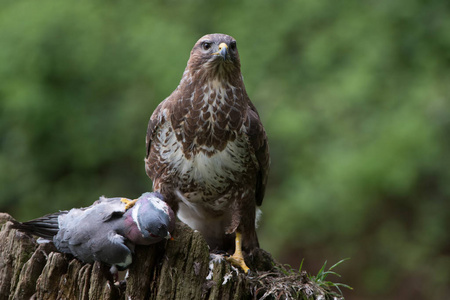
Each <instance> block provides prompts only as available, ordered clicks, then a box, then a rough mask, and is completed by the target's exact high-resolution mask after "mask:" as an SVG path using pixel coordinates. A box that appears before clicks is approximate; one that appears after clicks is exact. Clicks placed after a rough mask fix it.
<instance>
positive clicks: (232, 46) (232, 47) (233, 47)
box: [230, 41, 236, 51]
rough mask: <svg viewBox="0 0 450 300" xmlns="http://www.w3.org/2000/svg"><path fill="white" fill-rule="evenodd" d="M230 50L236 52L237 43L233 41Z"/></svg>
mask: <svg viewBox="0 0 450 300" xmlns="http://www.w3.org/2000/svg"><path fill="white" fill-rule="evenodd" d="M230 49H231V50H233V51H234V50H236V41H232V42H231V43H230Z"/></svg>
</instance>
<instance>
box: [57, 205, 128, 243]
mask: <svg viewBox="0 0 450 300" xmlns="http://www.w3.org/2000/svg"><path fill="white" fill-rule="evenodd" d="M121 199H122V198H106V197H100V199H99V200H97V201H96V202H94V204H93V205H91V206H89V207H87V208H74V209H71V210H70V211H69V212H68V213H67V214H65V215H62V216H60V218H59V226H60V230H59V232H58V234H57V235H56V236H55V239H54V241H55V245H56V246H57V247H58V245H59V247H61V248H67V247H68V246H67V244H70V245H79V244H84V243H86V242H87V241H88V240H90V239H91V238H92V237H93V236H94V235H95V233H96V232H98V231H102V232H107V231H106V230H107V229H105V227H110V226H111V225H110V224H107V223H111V222H113V221H114V220H117V219H120V218H121V217H122V216H123V214H124V213H125V203H122V202H121ZM61 251H64V250H61Z"/></svg>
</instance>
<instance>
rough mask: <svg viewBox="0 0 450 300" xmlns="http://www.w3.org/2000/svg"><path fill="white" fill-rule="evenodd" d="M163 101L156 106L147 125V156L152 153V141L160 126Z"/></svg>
mask: <svg viewBox="0 0 450 300" xmlns="http://www.w3.org/2000/svg"><path fill="white" fill-rule="evenodd" d="M163 103H164V101H163V102H161V103H160V104H159V105H158V107H156V109H155V111H154V112H153V114H152V116H151V117H150V120H149V121H148V127H147V136H146V139H145V144H146V148H147V155H146V158H148V156H149V155H150V149H151V147H152V142H153V138H154V133H155V132H156V129H157V128H158V126H159V124H160V123H161V118H162V114H161V107H162V106H163Z"/></svg>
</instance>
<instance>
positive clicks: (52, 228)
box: [12, 211, 67, 241]
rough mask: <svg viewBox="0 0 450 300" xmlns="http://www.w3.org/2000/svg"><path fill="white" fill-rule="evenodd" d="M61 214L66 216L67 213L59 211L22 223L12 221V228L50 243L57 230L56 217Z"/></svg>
mask: <svg viewBox="0 0 450 300" xmlns="http://www.w3.org/2000/svg"><path fill="white" fill-rule="evenodd" d="M63 214H67V211H60V212H57V213H54V214H49V215H45V216H43V217H40V218H37V219H34V220H31V221H28V222H23V223H21V222H17V221H13V226H12V228H15V229H18V230H20V231H22V232H25V233H29V234H33V235H37V236H39V237H42V238H45V239H48V240H50V241H51V240H52V239H53V236H55V235H56V234H57V233H58V230H59V224H58V217H59V216H60V215H63Z"/></svg>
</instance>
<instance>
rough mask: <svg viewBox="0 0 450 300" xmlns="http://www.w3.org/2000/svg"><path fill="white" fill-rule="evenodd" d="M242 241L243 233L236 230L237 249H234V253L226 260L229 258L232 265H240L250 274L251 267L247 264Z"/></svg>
mask: <svg viewBox="0 0 450 300" xmlns="http://www.w3.org/2000/svg"><path fill="white" fill-rule="evenodd" d="M241 243H242V235H241V233H240V232H236V250H235V251H234V254H233V255H232V256H230V257H227V258H226V260H228V261H229V262H230V263H231V264H232V265H234V266H236V267H240V268H241V269H242V270H244V273H245V274H248V271H249V270H250V269H249V267H247V265H246V264H245V261H244V256H243V255H242V246H241Z"/></svg>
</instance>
